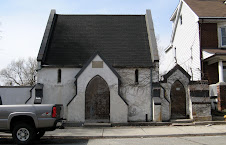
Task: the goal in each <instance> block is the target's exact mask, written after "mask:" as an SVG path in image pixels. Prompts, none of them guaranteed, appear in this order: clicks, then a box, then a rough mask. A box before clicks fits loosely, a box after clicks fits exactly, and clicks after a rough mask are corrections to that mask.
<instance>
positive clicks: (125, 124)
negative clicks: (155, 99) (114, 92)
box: [63, 121, 226, 128]
mask: <svg viewBox="0 0 226 145" xmlns="http://www.w3.org/2000/svg"><path fill="white" fill-rule="evenodd" d="M209 124H211V125H225V124H226V121H200V122H191V123H176V122H128V123H111V125H110V126H111V127H120V126H170V125H176V126H188V125H189V126H195V125H209ZM63 126H64V127H66V128H70V127H86V126H84V124H83V123H64V125H63ZM89 127H94V128H95V127H104V126H95V125H94V126H87V127H86V128H89ZM106 127H108V126H106Z"/></svg>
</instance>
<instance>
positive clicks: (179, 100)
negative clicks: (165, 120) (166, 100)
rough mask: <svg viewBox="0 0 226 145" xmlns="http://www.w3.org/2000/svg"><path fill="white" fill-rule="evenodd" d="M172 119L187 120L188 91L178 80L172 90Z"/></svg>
mask: <svg viewBox="0 0 226 145" xmlns="http://www.w3.org/2000/svg"><path fill="white" fill-rule="evenodd" d="M170 99H171V118H173V119H178V118H186V91H185V88H184V85H183V84H182V83H181V82H180V81H179V80H176V81H175V82H174V83H173V84H172V86H171V90H170Z"/></svg>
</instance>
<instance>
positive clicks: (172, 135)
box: [44, 133, 226, 139]
mask: <svg viewBox="0 0 226 145" xmlns="http://www.w3.org/2000/svg"><path fill="white" fill-rule="evenodd" d="M217 135H219V136H222V135H224V136H226V133H203V134H165V135H128V136H44V138H64V139H108V138H152V137H184V136H217Z"/></svg>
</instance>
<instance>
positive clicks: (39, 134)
mask: <svg viewBox="0 0 226 145" xmlns="http://www.w3.org/2000/svg"><path fill="white" fill-rule="evenodd" d="M44 134H45V131H44V130H39V131H38V132H37V134H36V136H35V139H37V140H39V139H40V138H41V137H43V136H44Z"/></svg>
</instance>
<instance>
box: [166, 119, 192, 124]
mask: <svg viewBox="0 0 226 145" xmlns="http://www.w3.org/2000/svg"><path fill="white" fill-rule="evenodd" d="M170 122H172V123H192V122H193V119H171V120H170Z"/></svg>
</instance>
